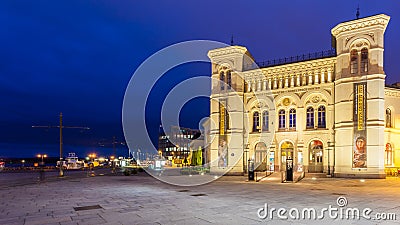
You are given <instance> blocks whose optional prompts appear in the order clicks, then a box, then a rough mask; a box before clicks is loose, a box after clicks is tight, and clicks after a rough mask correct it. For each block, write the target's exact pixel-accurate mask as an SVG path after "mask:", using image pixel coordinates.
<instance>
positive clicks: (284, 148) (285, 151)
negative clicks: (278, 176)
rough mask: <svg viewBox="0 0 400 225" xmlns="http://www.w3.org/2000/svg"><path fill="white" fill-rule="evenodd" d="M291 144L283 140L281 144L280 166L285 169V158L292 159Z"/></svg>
mask: <svg viewBox="0 0 400 225" xmlns="http://www.w3.org/2000/svg"><path fill="white" fill-rule="evenodd" d="M293 149H294V147H293V144H292V143H291V142H289V141H285V142H283V143H282V145H281V168H282V170H286V163H287V159H293Z"/></svg>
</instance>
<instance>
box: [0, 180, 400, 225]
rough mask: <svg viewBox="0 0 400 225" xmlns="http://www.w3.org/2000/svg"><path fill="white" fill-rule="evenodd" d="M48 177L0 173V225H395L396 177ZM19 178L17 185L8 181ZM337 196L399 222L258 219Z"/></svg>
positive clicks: (399, 194)
mask: <svg viewBox="0 0 400 225" xmlns="http://www.w3.org/2000/svg"><path fill="white" fill-rule="evenodd" d="M24 176H26V177H24ZM30 176H31V177H35V176H34V175H33V174H30ZM52 176H54V174H51V173H50V174H48V176H47V177H46V178H47V179H46V181H45V182H38V181H37V180H36V181H35V179H32V180H30V181H29V182H26V183H24V182H23V180H27V177H29V175H26V174H25V175H23V174H19V173H7V174H6V173H0V181H1V182H2V184H1V185H0V196H1V203H0V224H2V225H3V224H5V225H8V224H9V225H12V224H26V225H28V224H30V225H33V224H37V225H47V224H58V225H70V224H71V225H72V224H79V225H82V224H93V225H94V224H400V188H399V187H400V178H388V179H386V180H368V179H366V180H361V181H360V180H359V179H330V178H316V179H313V178H311V177H306V178H304V179H303V180H302V181H300V182H298V183H280V182H279V181H277V180H274V179H264V180H262V181H261V182H248V181H247V179H246V177H240V176H226V177H222V178H220V179H218V180H216V181H214V182H211V183H208V184H205V185H201V186H187V187H182V186H174V185H169V184H165V183H163V182H160V181H158V180H157V179H154V178H153V177H151V176H149V175H147V174H146V173H145V172H141V173H138V174H137V175H132V176H122V175H112V174H107V173H105V174H104V175H103V174H100V173H99V172H97V173H96V176H93V177H92V176H89V177H88V176H71V177H66V178H54V177H52ZM18 177H19V178H20V181H19V182H11V180H18ZM7 179H8V180H9V181H10V182H8V181H7ZM21 179H22V180H21ZM339 196H341V197H345V198H346V199H345V200H347V206H346V207H357V208H360V209H364V208H367V207H368V208H371V209H372V211H373V212H372V213H371V216H372V217H373V216H374V215H375V213H376V212H378V213H395V214H396V216H397V220H390V221H383V220H374V219H370V220H367V219H365V218H361V219H360V220H357V219H350V220H346V219H340V218H339V219H331V218H325V219H321V220H318V219H298V220H297V219H280V218H278V217H277V215H274V217H273V218H272V219H271V218H269V216H267V218H265V219H262V218H259V215H258V214H263V213H264V211H263V210H261V211H259V210H260V209H261V208H264V207H265V204H266V203H267V204H268V207H269V209H270V208H276V209H278V208H285V209H287V210H289V209H291V208H298V209H300V210H301V209H304V208H310V207H313V208H316V209H322V208H326V207H328V206H329V205H332V207H338V203H337V198H338V197H339ZM275 214H276V212H275ZM286 215H287V214H286ZM326 217H327V216H326Z"/></svg>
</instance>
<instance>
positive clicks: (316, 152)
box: [308, 140, 324, 173]
mask: <svg viewBox="0 0 400 225" xmlns="http://www.w3.org/2000/svg"><path fill="white" fill-rule="evenodd" d="M308 151H309V153H310V157H309V163H308V172H309V173H322V172H323V171H324V164H323V154H324V148H323V145H322V142H321V141H319V140H314V141H311V142H310V145H309V147H308Z"/></svg>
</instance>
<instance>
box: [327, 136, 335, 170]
mask: <svg viewBox="0 0 400 225" xmlns="http://www.w3.org/2000/svg"><path fill="white" fill-rule="evenodd" d="M334 147H335V143H334V142H331V141H328V175H329V176H330V175H331V160H330V154H331V150H333V148H334Z"/></svg>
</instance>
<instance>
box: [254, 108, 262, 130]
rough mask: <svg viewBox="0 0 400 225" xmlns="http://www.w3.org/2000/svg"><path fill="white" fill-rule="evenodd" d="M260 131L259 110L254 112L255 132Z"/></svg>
mask: <svg viewBox="0 0 400 225" xmlns="http://www.w3.org/2000/svg"><path fill="white" fill-rule="evenodd" d="M259 131H260V114H259V113H258V112H254V113H253V132H259Z"/></svg>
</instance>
